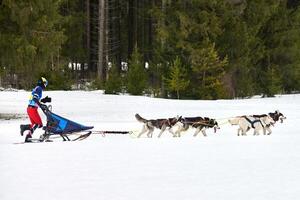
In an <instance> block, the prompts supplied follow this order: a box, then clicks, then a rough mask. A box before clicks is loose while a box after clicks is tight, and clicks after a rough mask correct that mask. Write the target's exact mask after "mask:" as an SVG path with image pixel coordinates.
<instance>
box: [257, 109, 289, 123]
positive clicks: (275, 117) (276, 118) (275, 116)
mask: <svg viewBox="0 0 300 200" xmlns="http://www.w3.org/2000/svg"><path fill="white" fill-rule="evenodd" d="M268 115H269V116H270V117H272V119H273V120H274V122H275V123H276V122H277V121H280V123H283V120H284V119H286V117H285V116H284V115H283V114H282V113H281V112H279V110H276V111H275V112H273V113H272V112H270V113H269V114H268ZM264 116H267V115H266V114H262V115H253V117H264Z"/></svg>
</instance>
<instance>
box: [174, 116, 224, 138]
mask: <svg viewBox="0 0 300 200" xmlns="http://www.w3.org/2000/svg"><path fill="white" fill-rule="evenodd" d="M180 122H181V124H182V125H181V126H179V128H178V130H177V131H176V133H175V135H176V136H177V137H180V136H181V132H183V131H187V130H188V129H189V128H190V127H193V128H196V131H195V133H194V135H193V136H194V137H196V136H197V135H198V133H199V132H200V131H201V132H202V134H203V135H204V136H207V135H206V131H205V130H206V129H207V128H214V132H216V131H217V129H219V126H218V122H217V121H216V120H215V119H210V118H208V117H204V118H202V117H185V118H181V120H180Z"/></svg>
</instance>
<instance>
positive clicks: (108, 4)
mask: <svg viewBox="0 0 300 200" xmlns="http://www.w3.org/2000/svg"><path fill="white" fill-rule="evenodd" d="M41 76H43V77H45V78H46V79H48V81H49V87H48V88H47V89H50V90H70V89H102V90H105V93H107V94H119V93H128V94H132V95H149V96H153V97H161V98H175V99H227V98H247V97H251V96H253V95H261V96H263V97H271V96H274V95H275V94H291V93H298V92H300V1H299V0H22V1H20V0H0V87H13V88H17V89H26V90H30V89H32V87H34V86H35V84H36V82H37V80H38V79H39V78H40V77H41Z"/></svg>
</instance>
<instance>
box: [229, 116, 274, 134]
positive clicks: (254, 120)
mask: <svg viewBox="0 0 300 200" xmlns="http://www.w3.org/2000/svg"><path fill="white" fill-rule="evenodd" d="M228 121H229V123H230V124H231V125H238V126H239V128H238V130H237V135H238V136H239V135H240V131H241V132H242V135H246V133H247V132H248V131H249V130H250V129H251V128H253V129H254V134H253V135H259V131H260V130H263V133H264V135H265V134H266V131H268V135H270V134H271V133H272V130H271V129H270V126H271V125H273V124H274V123H275V121H274V120H273V118H272V117H271V116H270V115H252V116H239V117H235V118H232V119H229V120H228Z"/></svg>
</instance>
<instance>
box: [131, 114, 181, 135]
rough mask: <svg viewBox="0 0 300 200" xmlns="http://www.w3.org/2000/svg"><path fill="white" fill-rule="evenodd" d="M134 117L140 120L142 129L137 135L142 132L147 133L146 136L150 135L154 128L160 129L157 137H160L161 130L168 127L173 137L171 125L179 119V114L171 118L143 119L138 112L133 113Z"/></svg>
mask: <svg viewBox="0 0 300 200" xmlns="http://www.w3.org/2000/svg"><path fill="white" fill-rule="evenodd" d="M135 118H136V119H137V120H138V121H139V122H142V123H143V124H144V125H143V129H142V131H141V132H140V133H139V135H138V137H141V136H142V135H143V134H144V133H146V132H147V131H148V133H147V137H149V138H150V137H152V134H153V131H154V128H157V129H160V133H159V135H158V137H161V135H162V134H163V132H164V131H165V130H166V129H167V128H168V131H169V132H170V133H171V134H172V135H173V136H174V137H175V135H174V132H173V130H172V127H173V126H174V125H175V124H176V123H177V122H178V121H179V120H181V116H178V117H173V118H167V119H144V118H142V117H141V116H140V115H139V114H135Z"/></svg>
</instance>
